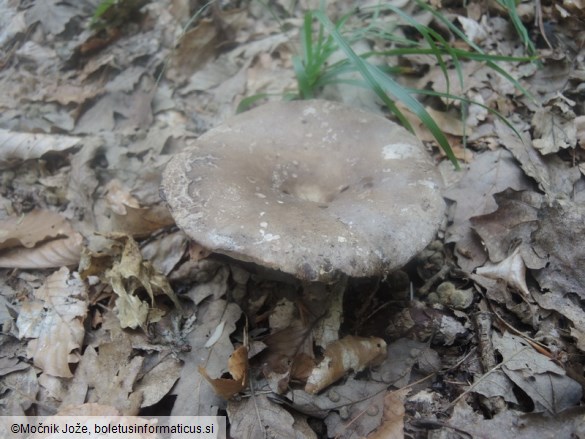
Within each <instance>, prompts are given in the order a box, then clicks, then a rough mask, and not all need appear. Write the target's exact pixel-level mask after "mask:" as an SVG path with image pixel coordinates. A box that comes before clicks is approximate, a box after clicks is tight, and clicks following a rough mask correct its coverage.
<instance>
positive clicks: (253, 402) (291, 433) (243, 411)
mask: <svg viewBox="0 0 585 439" xmlns="http://www.w3.org/2000/svg"><path fill="white" fill-rule="evenodd" d="M227 413H228V417H229V420H230V424H231V428H230V436H231V437H233V438H236V439H238V438H242V439H247V438H262V437H273V438H294V437H296V433H295V430H294V429H293V424H294V418H293V417H292V415H291V414H290V413H289V412H288V411H287V410H286V409H285V408H283V407H281V406H279V405H277V404H274V403H273V402H271V401H269V400H268V399H267V398H266V395H262V394H257V395H256V396H255V397H254V398H244V399H242V400H241V401H229V403H228V406H227ZM258 417H260V419H258Z"/></svg>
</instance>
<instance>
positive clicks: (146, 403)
mask: <svg viewBox="0 0 585 439" xmlns="http://www.w3.org/2000/svg"><path fill="white" fill-rule="evenodd" d="M182 367H183V363H182V362H181V361H179V360H177V359H175V358H173V357H172V356H168V357H167V358H166V359H165V360H163V361H162V362H160V363H159V364H157V365H156V366H155V367H154V368H152V369H151V370H149V371H148V373H147V374H146V375H144V376H143V377H142V379H141V380H140V381H139V382H138V384H137V385H136V386H135V388H134V390H135V391H136V392H142V394H143V398H144V399H143V400H142V404H141V407H150V406H151V405H154V404H156V403H157V402H159V401H160V400H161V399H162V398H163V397H164V396H166V395H167V394H168V393H169V392H170V390H171V388H172V387H173V385H174V384H175V382H176V381H177V380H178V379H179V377H180V376H181V369H182Z"/></svg>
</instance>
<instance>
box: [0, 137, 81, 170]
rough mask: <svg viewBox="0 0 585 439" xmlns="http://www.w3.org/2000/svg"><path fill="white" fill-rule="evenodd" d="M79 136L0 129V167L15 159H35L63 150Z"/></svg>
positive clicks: (76, 141)
mask: <svg viewBox="0 0 585 439" xmlns="http://www.w3.org/2000/svg"><path fill="white" fill-rule="evenodd" d="M80 140H81V138H80V137H73V136H63V135H56V134H31V133H18V132H14V131H9V130H2V129H0V168H2V167H3V166H5V165H10V164H11V163H12V162H15V161H24V160H29V159H37V158H39V157H41V156H42V155H43V154H45V153H47V152H50V151H64V150H66V149H69V148H71V147H73V146H75V145H77V144H78V143H79V141H80Z"/></svg>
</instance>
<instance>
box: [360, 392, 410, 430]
mask: <svg viewBox="0 0 585 439" xmlns="http://www.w3.org/2000/svg"><path fill="white" fill-rule="evenodd" d="M410 390H411V389H410V388H406V389H400V390H395V391H393V392H388V393H386V396H385V397H384V414H383V415H382V424H381V425H380V426H379V427H378V428H377V429H376V430H374V431H373V432H372V433H370V434H369V435H368V436H367V437H368V439H403V438H404V413H405V410H404V400H405V399H406V397H407V396H408V394H409V393H410Z"/></svg>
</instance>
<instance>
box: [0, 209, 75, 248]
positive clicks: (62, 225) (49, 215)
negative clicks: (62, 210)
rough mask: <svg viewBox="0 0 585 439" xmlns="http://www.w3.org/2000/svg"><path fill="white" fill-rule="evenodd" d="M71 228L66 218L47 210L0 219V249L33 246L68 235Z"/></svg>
mask: <svg viewBox="0 0 585 439" xmlns="http://www.w3.org/2000/svg"><path fill="white" fill-rule="evenodd" d="M72 232H73V230H72V229H71V226H70V225H69V222H68V221H67V219H65V218H64V217H63V216H61V215H59V214H58V213H56V212H51V211H49V210H33V211H32V212H30V213H27V214H26V215H24V216H22V217H11V218H9V219H7V220H4V221H0V250H2V249H6V248H11V247H19V246H23V247H27V248H31V247H34V246H35V245H36V244H38V243H39V242H42V241H45V240H47V239H51V238H58V237H66V236H69V235H70V234H71V233H72Z"/></svg>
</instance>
